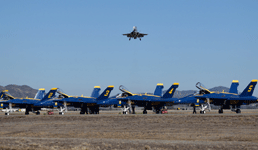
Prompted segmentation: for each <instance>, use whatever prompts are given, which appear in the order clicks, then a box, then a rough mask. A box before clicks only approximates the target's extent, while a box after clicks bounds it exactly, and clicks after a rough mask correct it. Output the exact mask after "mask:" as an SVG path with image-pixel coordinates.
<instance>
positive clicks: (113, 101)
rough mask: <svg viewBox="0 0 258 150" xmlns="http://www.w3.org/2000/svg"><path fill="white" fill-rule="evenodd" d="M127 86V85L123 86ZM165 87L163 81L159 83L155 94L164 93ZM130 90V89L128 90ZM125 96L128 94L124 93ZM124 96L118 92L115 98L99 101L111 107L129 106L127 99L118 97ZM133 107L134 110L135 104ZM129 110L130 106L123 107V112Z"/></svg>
mask: <svg viewBox="0 0 258 150" xmlns="http://www.w3.org/2000/svg"><path fill="white" fill-rule="evenodd" d="M123 88H125V87H123ZM163 88H164V86H163V83H158V84H157V86H156V89H155V91H154V95H157V96H161V95H162V89H163ZM127 91H128V90H127ZM123 96H126V95H123ZM120 97H122V94H118V95H116V97H114V98H108V99H106V100H103V101H99V102H98V105H99V106H100V107H109V106H114V107H115V108H116V107H124V106H127V102H126V101H121V100H119V99H118V98H120ZM132 109H133V111H134V105H133V106H132ZM127 110H129V107H127V108H124V109H123V113H125V112H127Z"/></svg>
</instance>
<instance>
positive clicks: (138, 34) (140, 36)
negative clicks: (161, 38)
mask: <svg viewBox="0 0 258 150" xmlns="http://www.w3.org/2000/svg"><path fill="white" fill-rule="evenodd" d="M123 35H125V36H127V37H129V41H130V40H131V38H134V39H137V38H139V39H140V41H141V38H142V37H144V36H145V35H148V34H144V33H139V32H138V31H137V27H136V26H134V27H133V31H132V32H131V33H127V34H123Z"/></svg>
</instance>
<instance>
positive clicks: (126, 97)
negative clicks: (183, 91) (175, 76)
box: [117, 83, 179, 114]
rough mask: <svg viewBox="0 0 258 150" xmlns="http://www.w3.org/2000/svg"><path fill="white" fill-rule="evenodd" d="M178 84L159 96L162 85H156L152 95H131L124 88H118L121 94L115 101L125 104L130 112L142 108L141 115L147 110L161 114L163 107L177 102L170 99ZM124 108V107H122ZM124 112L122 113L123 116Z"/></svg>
mask: <svg viewBox="0 0 258 150" xmlns="http://www.w3.org/2000/svg"><path fill="white" fill-rule="evenodd" d="M178 86H179V83H174V84H173V85H172V86H171V87H170V88H169V89H168V90H167V91H166V93H165V94H164V95H163V96H161V94H162V92H161V91H162V89H163V84H158V86H157V87H156V90H155V91H154V95H151V94H147V93H146V94H133V93H131V92H129V91H128V90H127V89H126V88H124V86H122V85H121V86H120V87H119V89H120V90H121V91H122V92H123V93H122V94H121V96H120V97H118V98H117V99H118V100H119V101H123V102H127V104H128V106H129V108H130V111H131V110H132V113H133V114H134V113H135V110H134V108H135V106H139V107H144V110H143V114H147V110H152V108H153V109H155V111H156V113H157V114H159V113H161V109H162V107H164V106H171V105H173V103H174V101H175V100H177V99H176V98H172V97H173V95H174V93H175V91H176V88H178ZM124 107H125V106H124ZM125 113H126V112H123V114H125Z"/></svg>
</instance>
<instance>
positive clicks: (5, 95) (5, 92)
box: [0, 88, 45, 109]
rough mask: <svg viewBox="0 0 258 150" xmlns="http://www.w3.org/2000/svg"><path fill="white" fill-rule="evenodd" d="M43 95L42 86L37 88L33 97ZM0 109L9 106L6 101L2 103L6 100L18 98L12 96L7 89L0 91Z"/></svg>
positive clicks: (37, 97)
mask: <svg viewBox="0 0 258 150" xmlns="http://www.w3.org/2000/svg"><path fill="white" fill-rule="evenodd" d="M44 95H45V89H44V88H40V89H39V90H38V92H37V93H36V95H35V97H34V99H42V98H43V97H44ZM0 99H1V100H0V109H4V108H8V107H11V106H9V105H8V104H6V103H3V102H5V101H7V100H11V99H18V98H17V97H13V96H12V95H11V94H10V93H9V92H8V90H3V91H2V92H1V93H0Z"/></svg>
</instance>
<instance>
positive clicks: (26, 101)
mask: <svg viewBox="0 0 258 150" xmlns="http://www.w3.org/2000/svg"><path fill="white" fill-rule="evenodd" d="M39 91H40V92H38V93H37V94H36V96H35V98H41V99H34V98H14V97H12V96H11V95H10V94H6V96H7V97H9V98H10V100H7V101H2V102H1V106H2V105H4V104H5V105H9V108H12V107H17V108H25V109H26V111H25V115H29V112H30V111H32V112H34V111H37V112H36V114H37V115H39V114H40V112H39V110H40V109H41V107H35V106H34V105H35V104H37V103H39V102H43V101H47V100H49V99H51V98H53V97H54V96H55V93H56V91H57V88H52V89H51V90H50V91H49V92H48V93H47V94H46V95H45V96H43V95H44V93H45V89H43V88H42V89H39ZM10 111H11V109H10ZM10 111H8V110H7V111H6V113H5V115H9V113H10Z"/></svg>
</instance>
